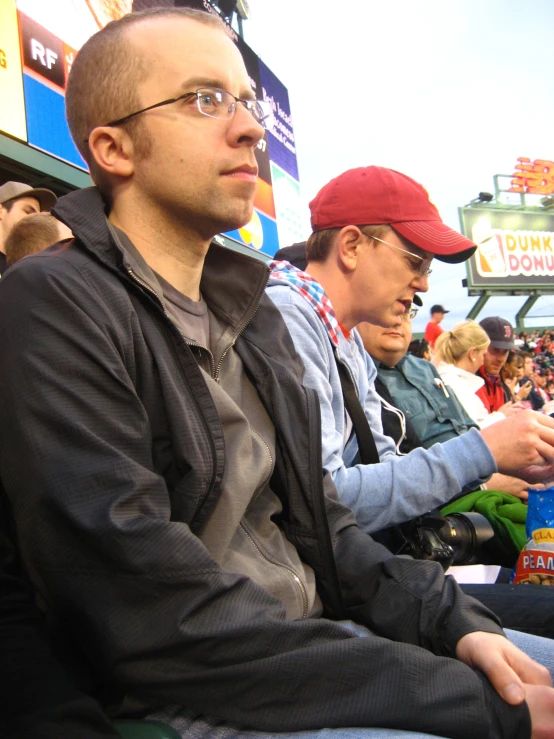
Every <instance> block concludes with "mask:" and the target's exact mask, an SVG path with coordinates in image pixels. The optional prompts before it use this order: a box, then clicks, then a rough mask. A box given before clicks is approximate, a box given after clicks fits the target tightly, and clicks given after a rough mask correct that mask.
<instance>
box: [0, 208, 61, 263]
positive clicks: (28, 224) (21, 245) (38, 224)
mask: <svg viewBox="0 0 554 739" xmlns="http://www.w3.org/2000/svg"><path fill="white" fill-rule="evenodd" d="M59 240H60V232H59V231H58V221H57V220H56V219H55V218H54V216H51V215H50V214H49V213H34V214H33V215H29V216H26V217H25V218H22V219H21V220H20V221H19V223H16V224H15V226H14V227H13V228H12V230H11V231H10V233H9V234H8V237H7V239H6V243H5V244H4V248H5V250H6V261H7V263H8V266H10V267H11V265H12V264H15V263H16V262H18V261H19V260H20V259H22V258H23V257H26V256H27V255H28V254H35V253H36V252H37V251H42V250H43V249H46V247H47V246H50V245H51V244H55V243H56V241H59Z"/></svg>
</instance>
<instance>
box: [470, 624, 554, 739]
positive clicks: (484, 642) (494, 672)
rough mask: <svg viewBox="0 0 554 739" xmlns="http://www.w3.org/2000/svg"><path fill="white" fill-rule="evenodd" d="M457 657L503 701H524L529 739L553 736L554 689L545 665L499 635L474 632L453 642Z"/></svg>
mask: <svg viewBox="0 0 554 739" xmlns="http://www.w3.org/2000/svg"><path fill="white" fill-rule="evenodd" d="M456 656H457V657H458V659H459V660H461V661H462V662H465V663H466V665H469V666H470V667H473V668H474V669H476V670H481V672H484V673H485V675H486V676H487V677H488V679H489V680H490V682H491V684H492V686H493V687H494V688H495V689H496V691H497V693H498V694H499V695H500V696H501V697H502V698H504V700H505V701H506V703H509V704H510V705H512V706H517V705H519V704H520V703H522V702H523V701H524V700H525V701H527V707H528V708H529V713H530V714H531V739H554V688H552V681H551V679H550V674H549V672H548V670H547V669H546V667H543V666H542V665H539V664H537V663H536V662H534V661H533V660H532V659H531V658H530V657H528V656H527V655H526V654H525V653H524V652H522V651H521V650H520V649H518V648H517V647H516V646H514V645H513V644H512V643H511V642H510V641H508V639H506V638H505V637H504V636H500V635H499V634H487V633H486V632H484V631H474V632H472V633H471V634H466V635H465V636H463V637H462V638H461V639H460V641H459V642H458V644H457V645H456Z"/></svg>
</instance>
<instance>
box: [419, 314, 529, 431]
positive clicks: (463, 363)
mask: <svg viewBox="0 0 554 739" xmlns="http://www.w3.org/2000/svg"><path fill="white" fill-rule="evenodd" d="M489 344H490V339H489V337H488V336H487V334H486V333H485V331H484V330H483V329H482V328H481V326H480V325H479V324H478V323H476V322H475V321H462V322H461V323H458V324H456V326H454V328H453V329H452V331H445V332H444V333H442V334H441V335H440V336H439V338H438V339H437V343H436V345H435V353H434V354H433V359H432V361H433V364H434V365H435V367H436V368H437V370H438V372H439V374H440V376H441V378H442V380H443V382H444V383H445V384H446V385H448V386H450V387H451V388H452V390H453V391H454V392H455V393H456V395H457V396H458V400H459V401H460V403H461V404H462V405H463V406H464V408H465V410H466V412H467V413H468V415H469V416H470V417H471V418H473V420H474V421H475V422H476V423H477V424H478V425H479V426H480V427H481V428H485V427H486V426H490V425H491V424H492V423H495V422H496V421H500V420H502V419H503V418H506V416H509V415H511V414H512V413H515V412H517V411H518V410H520V406H519V405H518V404H514V403H512V402H509V403H506V404H505V405H503V406H502V407H501V408H500V409H499V410H498V411H495V412H494V413H489V412H488V410H487V409H486V407H485V406H484V404H483V401H482V400H481V398H479V396H478V395H476V393H477V391H478V390H479V389H480V388H481V387H482V386H483V384H484V380H483V379H482V378H481V377H478V376H477V375H476V374H475V373H476V372H477V370H478V369H479V367H481V365H482V364H483V358H484V356H485V352H486V351H487V347H488V345H489Z"/></svg>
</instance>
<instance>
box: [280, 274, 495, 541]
mask: <svg viewBox="0 0 554 739" xmlns="http://www.w3.org/2000/svg"><path fill="white" fill-rule="evenodd" d="M267 293H268V295H269V297H270V298H271V299H272V300H273V302H274V303H275V305H276V306H277V307H278V308H279V310H280V311H281V314H282V316H283V318H284V319H285V322H286V324H287V328H288V329H289V331H290V333H291V336H292V338H293V341H294V345H295V348H296V351H297V352H298V353H299V354H300V356H301V358H302V360H303V362H304V366H305V368H306V371H305V375H304V384H305V385H306V386H307V387H310V388H313V389H314V390H316V391H317V393H318V395H319V402H320V406H321V419H322V449H323V453H322V457H323V467H324V469H325V471H327V472H330V473H331V475H332V477H333V480H334V482H335V485H336V487H337V489H338V492H339V496H340V498H341V500H342V502H343V503H346V505H347V506H349V507H350V508H351V509H352V510H353V511H354V513H355V514H356V518H357V520H358V523H359V524H360V526H361V527H362V528H363V529H364V530H365V531H367V532H369V533H372V532H375V531H380V530H382V529H385V528H388V527H389V526H393V525H395V524H398V523H401V522H404V521H409V520H411V519H412V518H415V517H416V516H418V515H421V514H422V513H425V512H427V511H429V510H432V509H433V508H438V507H440V506H442V505H444V504H445V503H446V502H447V501H449V500H450V499H451V498H453V497H454V496H456V495H458V494H459V493H460V492H461V491H462V490H464V489H467V488H468V486H469V487H470V488H471V489H475V488H477V487H478V486H479V485H480V484H481V483H482V482H484V481H485V480H486V479H488V477H490V475H491V474H493V472H496V471H497V467H496V463H495V461H494V458H493V456H492V454H491V452H490V450H489V448H488V447H487V445H486V443H485V441H484V440H483V438H482V436H481V435H480V433H479V432H478V431H477V430H476V429H470V431H469V432H468V433H467V434H464V435H463V436H459V437H456V438H454V439H451V440H450V441H447V442H445V443H444V444H438V445H435V446H434V447H432V449H428V450H427V449H423V448H422V449H415V450H414V451H413V452H411V453H410V454H409V455H408V456H402V457H400V456H397V454H396V452H395V444H394V442H393V440H392V439H391V438H390V437H388V436H385V435H384V433H383V427H382V423H381V402H380V398H379V396H378V394H377V392H376V390H375V385H374V382H375V377H376V375H377V372H376V369H375V365H374V364H373V361H372V360H371V358H370V356H369V355H368V354H367V352H366V351H365V350H364V347H363V343H362V340H361V338H360V336H359V334H358V332H357V331H353V332H352V333H351V335H350V337H349V338H348V339H347V338H345V336H344V335H343V334H342V333H340V332H339V334H338V339H339V345H338V348H337V350H336V352H337V356H338V357H339V358H340V359H341V360H342V361H343V362H344V363H345V364H346V365H347V366H348V368H349V370H350V374H351V375H352V379H353V381H354V383H355V385H356V387H357V389H358V396H359V398H360V402H361V403H362V405H363V408H364V411H365V414H366V416H367V419H368V421H369V424H370V426H371V429H372V432H373V436H374V438H375V442H376V444H377V449H378V451H379V457H380V459H381V462H382V464H378V465H360V464H358V463H357V456H358V444H357V440H356V437H355V435H354V433H353V430H352V423H351V421H350V418H349V417H348V416H347V414H346V411H345V407H344V401H343V396H342V389H341V384H340V378H339V374H338V370H337V366H336V360H335V353H334V350H333V344H332V342H331V340H330V338H329V334H328V332H327V329H326V326H325V324H324V322H323V321H322V319H321V318H320V316H319V315H318V313H317V312H316V310H315V309H314V308H313V307H312V305H311V304H310V303H309V302H308V301H307V300H306V299H305V298H304V297H303V295H302V293H301V292H300V290H299V289H298V288H297V287H296V286H294V285H291V284H289V283H286V282H284V281H282V280H278V279H276V278H275V277H270V281H269V285H268V288H267Z"/></svg>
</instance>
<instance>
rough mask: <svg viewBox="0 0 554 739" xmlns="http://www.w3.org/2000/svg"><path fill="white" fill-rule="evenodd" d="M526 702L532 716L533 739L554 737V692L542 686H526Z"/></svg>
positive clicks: (550, 738)
mask: <svg viewBox="0 0 554 739" xmlns="http://www.w3.org/2000/svg"><path fill="white" fill-rule="evenodd" d="M525 700H526V701H527V706H528V707H529V713H530V714H531V724H532V725H531V739H552V737H554V691H553V690H552V688H545V687H543V686H542V685H541V686H539V685H526V686H525Z"/></svg>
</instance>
